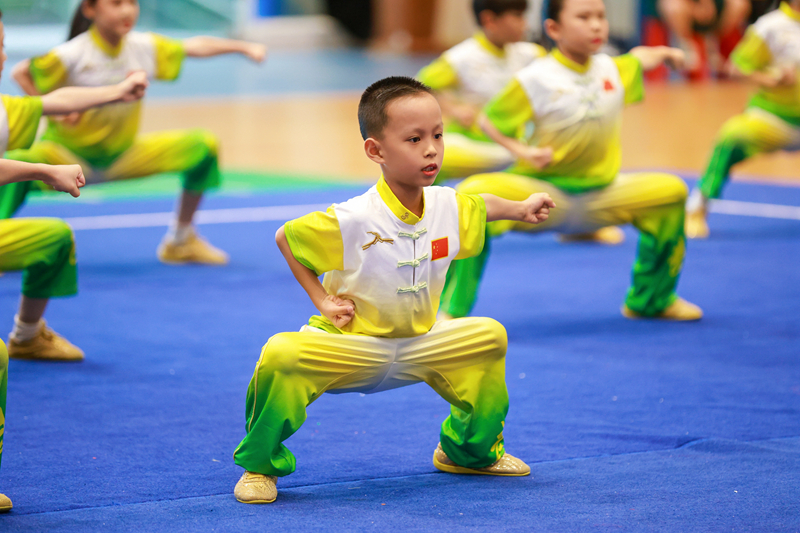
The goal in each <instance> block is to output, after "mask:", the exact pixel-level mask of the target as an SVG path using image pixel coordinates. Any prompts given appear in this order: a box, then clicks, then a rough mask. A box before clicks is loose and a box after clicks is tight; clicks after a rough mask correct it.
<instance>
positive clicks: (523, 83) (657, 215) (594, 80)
mask: <svg viewBox="0 0 800 533" xmlns="http://www.w3.org/2000/svg"><path fill="white" fill-rule="evenodd" d="M643 96H644V84H643V79H642V68H641V64H640V63H639V60H638V59H636V58H635V57H633V56H631V55H623V56H620V57H615V58H612V57H609V56H607V55H605V54H597V55H595V56H593V57H592V58H591V59H590V61H589V63H587V64H586V65H579V64H577V63H575V62H573V61H571V60H570V59H568V58H567V57H565V56H564V55H563V54H562V53H561V52H560V51H558V50H556V51H554V52H553V53H552V54H550V55H549V56H548V57H546V58H544V59H539V60H537V61H535V62H534V63H533V64H531V65H530V66H528V67H526V68H525V69H523V70H521V71H520V72H519V73H517V75H516V76H515V78H514V80H513V81H512V82H511V83H510V84H509V85H508V86H507V87H506V88H505V89H504V90H503V91H502V92H501V93H500V94H498V95H497V96H496V97H495V98H494V99H493V100H492V101H491V102H490V103H489V104H488V105H487V106H486V108H485V109H484V112H485V113H486V115H487V117H488V118H489V120H491V122H492V123H493V124H494V125H495V127H497V128H498V129H499V130H500V131H501V132H502V133H503V134H504V135H506V136H508V137H519V136H520V133H521V132H523V131H526V130H530V124H533V133H532V135H531V136H530V137H528V138H527V142H528V143H529V144H530V145H534V146H540V147H551V148H552V149H553V159H552V163H551V164H550V165H548V166H547V167H545V168H544V169H541V170H539V169H536V168H534V167H533V166H532V165H531V164H529V163H527V162H524V161H520V162H518V163H517V164H516V165H515V166H514V167H512V168H511V169H510V170H509V171H508V172H507V173H494V174H483V175H477V176H473V177H471V178H468V179H466V180H464V181H463V182H461V184H459V186H458V191H459V192H464V193H467V194H479V193H491V194H495V195H497V196H501V197H503V198H508V199H511V200H524V199H525V198H527V197H528V196H530V195H531V194H533V193H537V192H547V193H549V194H550V196H551V197H552V198H553V200H555V203H556V205H557V206H558V208H557V209H555V210H553V211H552V212H551V213H550V218H548V219H547V220H546V221H545V222H543V223H541V224H537V225H532V224H525V223H520V222H510V221H497V222H492V223H490V224H489V229H488V231H489V233H490V236H493V235H500V234H502V233H504V232H506V231H510V230H514V231H526V232H540V231H549V230H554V231H558V232H560V233H586V232H591V231H594V230H597V229H598V228H601V227H603V226H609V225H619V224H633V225H634V226H635V227H636V228H637V229H638V230H639V232H640V239H639V246H638V252H637V254H638V255H637V260H636V263H635V265H634V268H633V286H632V287H631V289H630V291H629V292H628V296H627V298H626V302H625V303H626V305H627V306H628V307H629V308H630V309H631V310H633V311H635V312H637V313H640V314H642V315H647V316H650V315H655V314H657V313H659V312H661V311H663V310H664V309H665V308H666V307H668V306H669V305H670V304H672V303H673V302H674V301H675V298H676V296H675V292H674V289H675V286H676V284H677V281H678V275H679V274H680V271H681V267H682V264H683V255H684V250H685V239H684V234H683V222H684V220H683V219H684V201H685V200H686V185H685V184H684V183H683V181H682V180H681V179H680V178H678V177H676V176H671V175H668V174H660V173H637V174H620V173H619V170H620V161H621V148H620V129H621V126H622V110H623V108H624V106H625V105H626V104H631V103H634V102H638V101H640V100H641V99H642V98H643ZM487 244H488V243H487ZM487 256H488V247H484V252H483V253H482V254H481V255H480V256H477V257H473V258H471V259H467V260H464V261H458V262H456V263H454V264H453V267H452V269H451V270H452V272H451V275H450V276H449V277H448V281H447V287H446V288H445V291H444V294H443V301H442V310H443V311H445V312H446V313H448V314H449V315H450V316H465V315H467V314H469V312H470V311H471V309H472V306H473V305H474V303H475V299H476V297H477V291H478V285H479V282H480V278H481V275H482V273H483V268H484V265H485V261H486V258H487Z"/></svg>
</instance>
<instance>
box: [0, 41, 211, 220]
mask: <svg viewBox="0 0 800 533" xmlns="http://www.w3.org/2000/svg"><path fill="white" fill-rule="evenodd" d="M184 55H185V53H184V50H183V45H182V44H181V42H180V41H176V40H173V39H169V38H167V37H163V36H160V35H157V34H154V33H140V32H135V31H133V32H130V33H129V34H128V35H126V36H125V37H124V38H123V40H122V41H121V42H120V43H119V45H118V46H116V47H112V46H111V45H109V44H108V42H106V41H105V40H104V39H103V38H102V37H101V36H100V34H99V33H98V32H97V30H96V29H95V28H94V27H92V28H90V29H89V30H88V31H86V32H84V33H82V34H80V35H78V36H77V37H75V38H73V39H71V40H69V41H67V42H66V43H63V44H61V45H59V46H57V47H56V48H54V49H53V50H52V51H50V52H48V53H47V54H45V55H43V56H39V57H35V58H33V59H31V65H30V74H31V77H32V78H33V82H34V85H35V86H36V89H37V90H38V91H39V92H40V93H42V94H45V93H49V92H51V91H53V90H55V89H58V88H59V87H66V86H78V87H99V86H104V85H112V84H116V83H119V82H121V81H122V80H124V79H125V77H126V76H127V75H128V74H129V73H130V72H132V71H135V70H143V71H145V72H146V73H147V75H148V77H149V78H150V79H158V80H174V79H176V78H177V77H178V75H179V74H180V70H181V66H182V64H183V59H184ZM141 107H142V101H141V100H139V101H136V102H127V103H124V102H120V103H114V104H109V105H106V106H103V107H98V108H93V109H89V110H87V111H84V112H83V113H82V114H81V116H80V120H79V121H78V123H77V124H74V125H73V124H69V123H67V122H66V121H63V120H56V119H53V118H51V119H50V120H49V123H48V126H47V130H46V131H45V133H44V135H43V136H42V139H41V140H40V141H39V142H37V143H36V144H34V145H33V146H32V147H31V148H30V149H29V150H16V151H13V152H10V153H9V154H8V156H7V157H8V158H9V159H16V160H19V161H27V162H30V163H48V164H80V165H81V166H82V167H83V168H84V172H85V173H86V179H87V181H88V182H89V183H92V182H96V181H103V180H118V179H127V178H134V177H141V176H149V175H152V174H157V173H160V172H183V174H184V188H185V189H187V190H191V191H195V192H202V191H204V190H206V189H208V188H211V187H215V186H217V185H218V184H219V180H220V176H219V169H218V167H217V141H216V139H215V137H214V136H213V134H211V133H210V132H208V131H205V130H199V129H198V130H184V131H166V132H159V133H153V134H148V135H142V136H139V135H138V132H139V120H140V115H141ZM6 187H9V188H10V189H14V190H6V191H0V203H2V204H6V206H5V208H4V209H3V210H2V211H0V218H8V217H10V216H11V215H13V213H14V211H16V209H17V208H18V207H19V205H21V204H22V202H23V201H24V199H25V195H26V194H27V192H28V190H29V184H28V183H26V184H14V186H13V187H11V186H6ZM4 188H5V187H4ZM6 197H8V198H6Z"/></svg>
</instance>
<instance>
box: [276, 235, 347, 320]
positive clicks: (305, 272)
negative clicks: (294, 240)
mask: <svg viewBox="0 0 800 533" xmlns="http://www.w3.org/2000/svg"><path fill="white" fill-rule="evenodd" d="M275 242H276V243H277V244H278V248H279V249H280V251H281V253H282V254H283V257H284V259H286V262H287V263H288V264H289V268H290V269H291V271H292V274H294V277H295V279H297V282H298V283H299V284H300V286H301V287H303V289H305V291H306V293H307V294H308V297H309V298H311V303H313V304H314V307H316V308H317V310H319V312H320V313H322V314H323V315H325V316H326V317H327V318H328V319H329V320H330V321H331V322H333V325H334V326H336V327H337V328H341V327H343V326H344V325H346V324H347V323H348V322H350V321H351V320H352V319H353V317H354V316H355V304H354V303H353V302H352V301H351V300H344V299H342V298H339V297H337V296H334V295H332V294H328V291H326V290H325V287H323V286H322V283H320V282H319V278H318V277H317V274H316V273H315V272H314V271H313V270H311V269H310V268H308V267H307V266H305V265H304V264H302V263H301V262H300V261H298V260H297V259H296V258H295V256H294V254H293V253H292V250H291V248H289V241H288V240H287V239H286V232H285V231H284V229H283V226H281V227H280V228H278V231H277V233H275Z"/></svg>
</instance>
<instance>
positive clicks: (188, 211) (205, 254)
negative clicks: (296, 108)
mask: <svg viewBox="0 0 800 533" xmlns="http://www.w3.org/2000/svg"><path fill="white" fill-rule="evenodd" d="M162 172H182V173H183V191H182V193H181V197H180V199H179V205H178V210H177V211H178V213H177V215H176V220H175V223H174V225H173V227H172V228H171V230H170V232H169V233H168V235H167V237H166V238H165V241H164V242H163V243H162V246H161V247H160V248H159V258H160V259H161V260H162V261H164V262H168V263H207V264H225V263H227V262H228V257H227V255H226V254H225V253H224V252H222V251H221V250H218V249H216V248H214V247H213V246H211V245H209V244H208V243H206V242H205V241H203V240H202V239H200V238H199V237H197V235H196V232H195V231H194V230H193V228H192V225H191V224H192V220H193V218H194V214H195V212H196V211H197V208H198V206H199V205H200V200H201V199H202V196H203V194H204V193H205V192H206V191H207V190H209V189H212V188H215V187H218V186H219V184H220V179H221V177H220V172H219V165H218V155H217V139H216V137H214V135H213V134H212V133H210V132H208V131H206V130H201V129H194V130H175V131H165V132H158V133H151V134H148V135H143V136H142V137H141V138H139V139H138V140H137V141H136V142H135V143H134V144H133V146H131V147H130V148H128V149H127V150H126V151H125V152H124V153H123V154H122V155H121V156H119V158H117V159H116V160H115V161H114V163H113V164H112V165H111V166H110V167H108V169H106V171H105V175H106V177H107V178H108V179H109V180H118V179H129V178H138V177H143V176H150V175H153V174H159V173H162Z"/></svg>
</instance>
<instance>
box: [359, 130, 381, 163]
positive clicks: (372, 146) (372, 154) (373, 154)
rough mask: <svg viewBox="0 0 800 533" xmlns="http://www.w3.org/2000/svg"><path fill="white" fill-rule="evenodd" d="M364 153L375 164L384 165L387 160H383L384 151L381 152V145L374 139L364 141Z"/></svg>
mask: <svg viewBox="0 0 800 533" xmlns="http://www.w3.org/2000/svg"><path fill="white" fill-rule="evenodd" d="M364 152H365V153H366V154H367V157H369V158H370V159H371V160H372V161H373V162H375V163H378V164H379V165H382V164H383V163H384V162H385V160H384V159H383V151H382V150H381V143H380V141H378V140H377V139H373V138H372V137H370V138H368V139H367V140H366V141H364Z"/></svg>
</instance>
